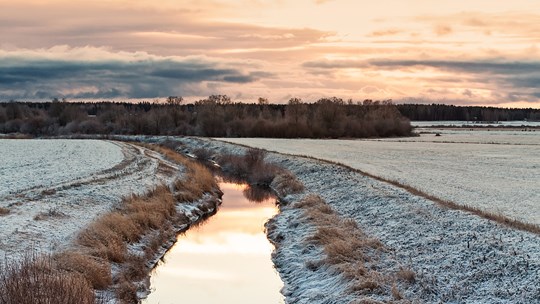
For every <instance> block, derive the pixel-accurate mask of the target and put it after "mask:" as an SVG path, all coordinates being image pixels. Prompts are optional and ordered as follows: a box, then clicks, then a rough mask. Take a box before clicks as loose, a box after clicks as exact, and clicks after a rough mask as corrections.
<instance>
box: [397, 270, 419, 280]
mask: <svg viewBox="0 0 540 304" xmlns="http://www.w3.org/2000/svg"><path fill="white" fill-rule="evenodd" d="M396 275H397V277H398V278H399V279H401V280H402V281H405V282H408V283H414V282H415V281H416V273H415V272H414V271H412V270H411V269H408V268H400V269H399V271H398V272H397V274H396Z"/></svg>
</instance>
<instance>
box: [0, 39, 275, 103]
mask: <svg viewBox="0 0 540 304" xmlns="http://www.w3.org/2000/svg"><path fill="white" fill-rule="evenodd" d="M70 51H72V52H73V53H78V52H79V51H80V50H77V49H74V50H68V51H67V52H66V57H67V58H69V57H71V56H70V55H69V54H70ZM97 51H98V52H101V53H102V55H103V54H108V55H110V56H106V57H101V59H95V60H92V61H81V60H76V59H63V60H62V59H59V58H57V57H59V56H60V54H56V55H55V56H53V55H51V54H44V55H42V56H37V55H36V53H34V56H32V57H21V56H20V54H18V53H17V52H12V53H6V52H4V53H3V54H2V53H0V70H1V71H2V73H1V74H0V98H2V99H10V98H27V99H34V98H50V97H55V96H62V97H68V98H92V99H94V98H116V97H124V98H134V99H136V98H153V97H159V96H168V95H182V93H183V92H182V90H183V88H185V87H186V85H189V84H194V83H204V82H217V83H250V82H256V81H258V80H259V79H261V78H264V77H271V74H270V73H267V72H264V71H258V70H256V69H253V68H251V69H250V68H249V67H248V68H242V69H241V68H237V67H234V66H235V65H234V62H231V64H230V65H229V64H227V63H224V62H216V61H213V60H211V59H208V58H204V57H186V58H179V57H159V56H151V55H147V56H143V55H141V54H130V53H123V55H122V56H119V55H118V54H116V53H113V52H109V53H107V52H104V51H103V50H97ZM23 53H24V52H23ZM129 55H131V56H129ZM107 57H110V58H107Z"/></svg>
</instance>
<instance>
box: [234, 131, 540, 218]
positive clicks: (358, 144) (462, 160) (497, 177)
mask: <svg viewBox="0 0 540 304" xmlns="http://www.w3.org/2000/svg"><path fill="white" fill-rule="evenodd" d="M437 132H439V133H440V134H441V135H442V136H435V134H433V133H424V134H421V136H420V137H410V138H405V139H403V138H400V139H383V140H286V139H259V138H257V139H247V138H239V139H226V141H228V142H233V143H239V144H244V145H249V146H253V147H258V148H264V149H267V150H270V151H276V152H280V153H287V154H293V155H307V156H311V157H315V158H319V159H324V160H329V161H333V162H338V163H342V164H345V165H348V166H350V167H353V168H355V169H359V170H362V171H364V172H367V173H370V174H372V175H375V176H379V177H382V178H385V179H388V180H393V181H397V182H399V183H401V184H404V185H409V186H412V187H414V188H416V189H419V190H421V191H423V192H426V193H428V194H430V195H433V196H435V197H438V198H441V199H443V200H449V201H452V202H455V203H457V204H460V205H469V206H473V207H478V208H481V209H483V210H486V211H489V212H492V213H501V214H504V215H506V216H508V217H510V218H515V219H519V220H522V221H526V222H529V223H533V224H540V204H538V202H540V192H539V191H538V186H539V185H540V174H539V169H540V157H539V156H538V149H539V148H540V132H520V131H455V130H437ZM441 132H442V133H441Z"/></svg>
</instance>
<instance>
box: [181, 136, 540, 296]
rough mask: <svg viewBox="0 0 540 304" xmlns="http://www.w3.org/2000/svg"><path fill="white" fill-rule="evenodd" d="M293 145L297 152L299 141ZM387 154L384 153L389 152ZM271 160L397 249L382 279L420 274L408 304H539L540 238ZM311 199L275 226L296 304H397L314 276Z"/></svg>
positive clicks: (214, 146)
mask: <svg viewBox="0 0 540 304" xmlns="http://www.w3.org/2000/svg"><path fill="white" fill-rule="evenodd" d="M183 142H184V143H185V144H186V145H188V146H190V147H191V148H192V149H193V148H197V147H205V148H207V149H211V150H212V151H216V152H218V151H226V150H228V151H232V152H235V153H242V152H243V150H244V148H242V147H238V146H234V145H230V144H227V143H223V142H217V141H210V140H196V139H183ZM300 142H302V141H300ZM324 142H325V143H327V144H328V143H331V144H329V145H328V146H325V147H324V149H326V150H337V151H341V152H342V153H343V147H342V146H340V145H339V143H337V142H332V141H324ZM355 142H356V141H353V143H355ZM242 143H245V144H247V143H249V144H252V145H253V144H254V143H257V144H258V146H263V145H262V144H261V143H265V144H267V143H268V144H272V145H273V146H272V147H273V149H272V150H276V149H277V148H280V149H285V148H284V146H281V145H282V142H281V141H280V140H275V141H271V142H270V141H268V142H264V141H262V142H257V141H255V140H249V139H248V140H242ZM285 143H289V144H290V145H292V146H293V148H296V149H298V146H295V145H294V141H284V142H283V145H284V144H285ZM358 143H361V144H363V143H370V142H369V141H368V142H364V141H359V142H358ZM371 143H374V144H379V143H378V142H371ZM383 143H385V142H383ZM315 144H317V141H315ZM391 144H395V143H390V145H388V146H385V147H387V148H388V149H390V148H391V147H392V145H391ZM413 144H414V143H413ZM482 146H484V145H482ZM489 146H491V145H489ZM495 146H496V145H495ZM315 147H316V148H321V149H322V147H320V146H315ZM306 151H308V152H309V151H317V150H315V148H314V147H312V146H310V149H308V150H305V151H303V153H301V154H307V152H306ZM378 151H379V152H381V153H382V152H384V150H383V149H381V148H379V149H378ZM267 159H268V160H269V161H272V162H275V163H277V164H278V165H280V166H283V167H285V168H287V169H289V170H291V171H292V172H293V173H294V174H295V175H296V176H297V177H298V178H299V179H300V180H301V181H302V182H303V183H304V185H305V186H306V194H308V193H315V194H319V195H320V196H321V197H323V198H324V199H325V200H326V202H327V203H328V204H329V205H330V206H332V207H333V208H334V210H335V211H336V212H338V213H339V215H340V216H342V217H343V218H349V219H352V220H354V221H355V222H356V223H357V224H358V226H359V227H361V229H362V230H364V232H365V233H366V234H367V235H368V236H369V237H374V238H377V239H379V240H380V241H381V242H382V243H383V244H384V246H385V248H387V249H388V251H387V252H386V253H384V254H382V255H381V256H379V257H375V259H376V266H375V267H377V269H378V270H379V271H381V272H385V273H387V274H395V273H396V272H398V271H399V269H400V268H402V267H403V268H406V269H411V270H412V271H414V273H415V280H414V281H413V282H410V283H409V284H407V283H398V288H399V289H400V291H401V293H402V294H403V296H404V297H405V299H408V300H411V301H413V303H416V302H418V303H540V237H539V236H538V235H536V234H532V233H528V232H524V231H520V230H515V229H512V228H508V227H505V226H502V225H500V224H497V223H495V222H492V221H490V220H487V219H484V218H480V217H477V216H475V215H473V214H469V213H467V212H463V211H459V210H449V209H447V208H444V207H441V206H440V205H438V204H436V203H434V202H432V201H430V200H427V199H424V198H421V197H418V196H415V195H413V194H411V193H409V192H407V191H405V190H403V189H401V188H397V187H395V186H392V185H390V184H388V183H385V182H381V181H378V180H375V179H373V178H370V177H367V176H364V175H362V174H360V173H357V172H354V171H352V170H349V169H346V168H344V167H341V166H337V165H333V164H329V163H326V162H322V161H318V160H313V159H307V158H303V157H295V156H287V155H282V154H274V153H270V154H269V155H268V156H267ZM405 159H406V157H405ZM394 162H396V161H394ZM537 185H538V184H537ZM302 196H303V195H292V196H289V197H287V198H286V200H287V201H289V202H290V204H288V205H285V206H282V208H281V213H280V214H278V215H277V216H276V218H275V219H274V221H273V222H274V225H276V228H275V229H273V232H272V233H273V234H274V235H273V238H279V239H280V240H281V241H280V246H279V247H278V248H277V251H276V252H275V254H274V256H273V258H274V262H275V264H276V267H277V269H278V271H279V272H280V275H281V277H282V279H283V281H284V283H285V287H284V289H283V293H284V295H285V296H286V301H287V303H325V304H330V303H336V304H337V303H364V302H362V301H361V300H362V299H363V300H367V299H373V300H382V301H385V302H387V301H390V300H392V299H389V298H385V297H384V295H381V294H378V293H377V292H373V293H365V294H358V295H356V296H351V290H349V289H348V284H350V282H348V281H346V280H343V279H342V278H340V277H339V274H338V273H337V272H335V271H333V270H332V269H329V268H327V267H319V268H317V269H313V268H312V267H309V265H313V263H316V262H317V261H319V260H320V259H321V255H324V253H323V252H322V251H321V248H317V247H313V245H309V242H308V240H309V239H310V237H312V236H313V234H314V230H313V227H312V226H311V225H309V223H307V224H306V223H303V222H301V219H300V212H299V210H298V209H296V208H293V207H292V205H293V202H295V201H298V200H300V199H301V197H302Z"/></svg>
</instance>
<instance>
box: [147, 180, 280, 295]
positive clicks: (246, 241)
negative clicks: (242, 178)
mask: <svg viewBox="0 0 540 304" xmlns="http://www.w3.org/2000/svg"><path fill="white" fill-rule="evenodd" d="M220 188H221V190H222V191H223V192H224V194H223V203H222V205H221V207H220V209H219V211H218V212H217V214H216V215H214V216H212V217H211V218H209V219H208V220H207V221H206V222H205V223H204V224H202V225H201V226H198V227H193V228H191V229H190V230H188V231H187V233H186V234H185V235H180V236H178V240H177V242H176V244H175V245H174V246H173V247H172V248H171V250H170V251H169V252H168V253H167V254H166V255H165V257H164V261H162V262H160V264H159V265H158V266H157V267H156V269H155V270H154V271H153V272H152V274H151V278H150V283H151V290H152V292H151V293H150V295H149V296H148V298H147V299H146V300H144V301H143V303H145V304H157V303H160V304H171V303H231V304H232V303H235V304H237V303H269V304H277V303H284V300H283V296H282V295H281V293H280V292H279V291H280V289H281V287H283V283H282V282H281V280H280V278H279V275H278V274H277V272H276V271H275V269H274V268H273V264H272V260H271V253H272V250H273V246H272V244H270V242H269V241H268V240H267V238H266V235H265V233H264V223H265V222H266V221H267V220H268V219H269V218H271V217H272V216H274V215H275V214H276V213H277V212H278V210H277V207H276V205H275V199H273V198H267V199H262V198H261V197H258V198H257V195H254V193H253V192H252V191H250V189H249V188H248V186H247V185H242V184H234V183H220ZM244 194H247V196H248V197H250V198H255V199H257V200H259V201H260V200H262V201H260V202H256V201H253V200H249V199H247V198H246V195H244Z"/></svg>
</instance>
